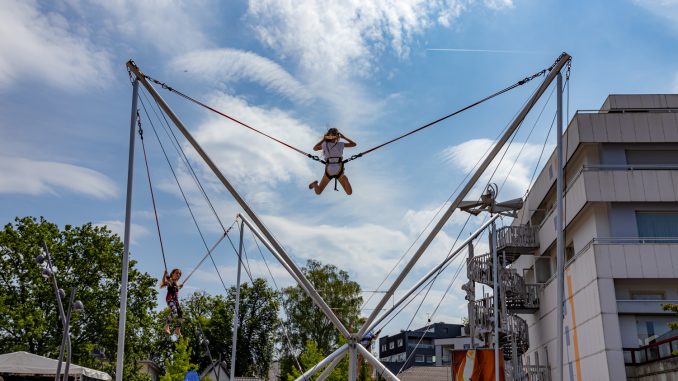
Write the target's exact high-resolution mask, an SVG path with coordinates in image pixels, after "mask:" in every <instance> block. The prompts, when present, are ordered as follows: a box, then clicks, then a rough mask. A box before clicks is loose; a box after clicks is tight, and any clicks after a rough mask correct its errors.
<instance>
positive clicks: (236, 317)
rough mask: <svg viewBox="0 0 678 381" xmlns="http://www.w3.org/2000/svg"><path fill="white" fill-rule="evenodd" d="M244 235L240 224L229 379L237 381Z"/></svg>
mask: <svg viewBox="0 0 678 381" xmlns="http://www.w3.org/2000/svg"><path fill="white" fill-rule="evenodd" d="M243 233H245V223H244V222H242V221H241V222H240V245H239V246H238V275H237V277H236V281H235V312H234V313H233V340H232V341H231V373H230V375H229V379H231V380H235V352H236V344H237V342H238V324H240V323H239V320H240V317H239V315H238V313H239V310H240V269H241V268H242V246H243Z"/></svg>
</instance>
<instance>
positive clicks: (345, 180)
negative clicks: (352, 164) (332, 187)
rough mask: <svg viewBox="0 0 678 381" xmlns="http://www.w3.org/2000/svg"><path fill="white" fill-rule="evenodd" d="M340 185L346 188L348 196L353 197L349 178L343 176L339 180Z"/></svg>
mask: <svg viewBox="0 0 678 381" xmlns="http://www.w3.org/2000/svg"><path fill="white" fill-rule="evenodd" d="M339 184H341V187H342V188H344V192H346V194H347V195H349V196H350V195H351V193H353V188H351V183H350V182H348V177H346V176H341V177H340V178H339Z"/></svg>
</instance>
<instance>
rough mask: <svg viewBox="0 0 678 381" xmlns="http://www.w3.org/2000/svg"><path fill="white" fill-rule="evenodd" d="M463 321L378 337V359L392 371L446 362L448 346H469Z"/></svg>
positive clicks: (459, 347)
mask: <svg viewBox="0 0 678 381" xmlns="http://www.w3.org/2000/svg"><path fill="white" fill-rule="evenodd" d="M463 327H464V326H463V325H461V324H447V323H434V324H431V325H429V326H427V327H423V328H419V329H415V330H408V331H401V332H400V333H398V334H395V335H391V336H383V337H381V338H379V359H380V360H381V362H382V363H383V364H384V365H385V366H386V367H388V368H389V370H391V371H392V372H394V373H397V372H398V371H400V370H401V368H402V370H403V371H404V370H406V369H408V368H410V367H412V366H443V365H445V366H449V364H450V350H453V349H463V348H469V345H470V343H471V339H470V338H469V337H468V336H466V337H463V336H462V332H463V331H462V330H463Z"/></svg>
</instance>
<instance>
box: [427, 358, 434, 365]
mask: <svg viewBox="0 0 678 381" xmlns="http://www.w3.org/2000/svg"><path fill="white" fill-rule="evenodd" d="M434 361H435V359H433V356H426V362H427V363H429V364H431V363H433V362H434Z"/></svg>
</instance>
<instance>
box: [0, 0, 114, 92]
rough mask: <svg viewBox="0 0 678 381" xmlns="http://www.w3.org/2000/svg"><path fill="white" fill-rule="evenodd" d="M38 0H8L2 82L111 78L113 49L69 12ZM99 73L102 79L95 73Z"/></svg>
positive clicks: (1, 35)
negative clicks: (42, 6) (82, 30)
mask: <svg viewBox="0 0 678 381" xmlns="http://www.w3.org/2000/svg"><path fill="white" fill-rule="evenodd" d="M38 7H39V6H38V3H37V2H35V1H30V0H26V1H15V0H8V1H4V2H3V3H2V12H0V51H2V52H3V54H2V55H0V88H2V87H8V86H10V85H11V84H13V83H14V82H16V81H18V80H19V79H20V78H22V77H27V78H30V79H33V80H43V81H46V82H47V83H48V84H50V85H53V86H57V87H60V88H63V89H67V90H78V89H81V88H83V87H86V86H97V84H102V83H106V81H108V80H110V79H111V77H112V69H111V65H110V63H109V60H108V54H107V53H106V52H105V51H104V50H102V49H100V48H97V47H96V46H95V45H94V44H93V43H92V42H91V41H90V40H89V39H88V38H87V37H86V36H83V35H80V34H78V33H76V32H75V31H74V29H76V28H75V27H74V26H73V25H71V24H70V23H69V21H68V20H66V19H65V18H64V17H63V16H61V15H59V14H56V13H47V14H43V13H41V12H40V10H39V9H38ZM93 78H96V79H97V80H96V81H93V80H92V79H93Z"/></svg>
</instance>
